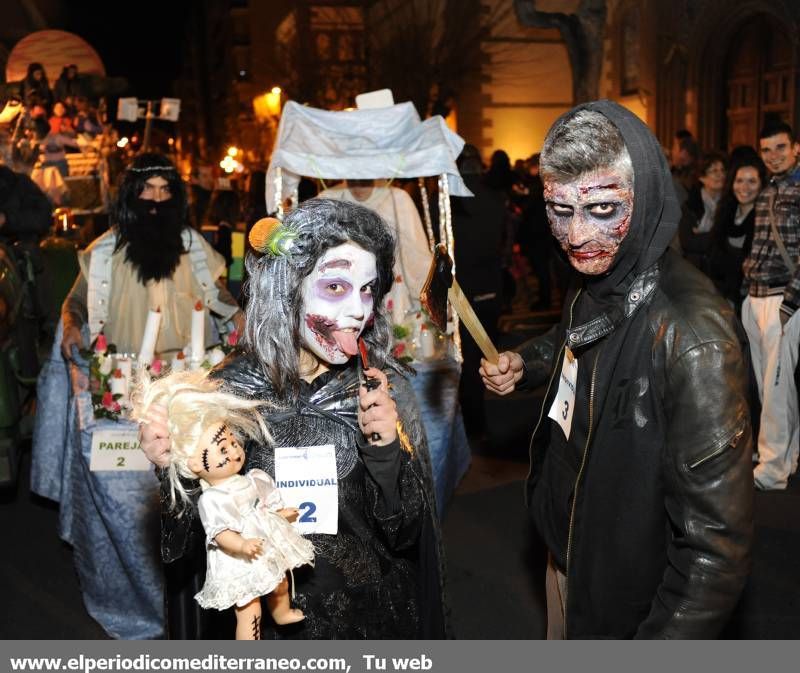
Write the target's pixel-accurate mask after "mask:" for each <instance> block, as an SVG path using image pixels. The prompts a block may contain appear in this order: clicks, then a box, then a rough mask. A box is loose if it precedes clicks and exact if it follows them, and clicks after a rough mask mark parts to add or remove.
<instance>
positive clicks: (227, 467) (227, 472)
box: [188, 423, 244, 484]
mask: <svg viewBox="0 0 800 673" xmlns="http://www.w3.org/2000/svg"><path fill="white" fill-rule="evenodd" d="M188 465H189V469H190V470H191V471H192V472H194V473H195V474H196V475H198V476H199V477H201V478H202V479H205V480H206V481H207V482H209V483H212V484H213V483H216V482H219V481H224V480H225V479H227V478H228V477H230V476H233V475H234V474H237V473H238V472H239V471H240V470H241V469H242V465H244V449H243V448H242V445H241V444H239V441H238V440H237V439H236V436H235V435H234V434H233V433H232V432H231V431H230V430H229V429H228V426H227V425H225V424H224V423H214V424H213V425H211V426H209V427H208V428H207V429H206V431H205V432H204V433H203V434H202V436H201V437H200V441H199V442H198V447H197V451H196V452H195V454H194V455H193V456H192V457H191V458H190V459H189V462H188Z"/></svg>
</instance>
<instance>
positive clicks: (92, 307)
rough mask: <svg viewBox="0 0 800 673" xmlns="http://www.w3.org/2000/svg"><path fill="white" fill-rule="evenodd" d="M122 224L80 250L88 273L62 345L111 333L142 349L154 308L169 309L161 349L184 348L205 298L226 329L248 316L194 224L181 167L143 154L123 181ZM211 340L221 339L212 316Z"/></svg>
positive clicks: (125, 348) (66, 311) (120, 343)
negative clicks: (190, 221)
mask: <svg viewBox="0 0 800 673" xmlns="http://www.w3.org/2000/svg"><path fill="white" fill-rule="evenodd" d="M113 218H114V222H115V224H114V226H113V227H112V228H111V229H110V230H109V231H108V232H106V233H105V234H103V235H102V236H100V237H99V238H97V239H95V240H94V241H93V242H92V244H91V245H90V246H89V247H88V248H87V249H86V251H85V252H83V253H81V254H80V255H79V260H78V261H79V262H80V267H81V270H80V273H79V275H78V278H77V280H76V281H75V284H74V285H73V287H72V289H71V290H70V292H69V294H68V295H67V298H66V300H65V301H64V305H63V307H62V310H61V316H62V320H63V324H64V331H63V337H62V341H61V349H62V352H63V354H64V356H65V357H67V358H69V357H71V355H72V348H73V347H74V346H77V347H81V346H82V345H85V344H86V336H87V335H86V334H85V333H84V331H86V328H88V337H89V339H90V340H93V339H94V338H95V337H96V336H97V335H98V334H99V333H100V332H103V333H104V334H105V336H106V338H107V340H108V341H109V342H110V343H113V344H115V345H116V346H117V351H118V352H120V353H136V352H138V351H139V347H140V345H141V342H142V336H143V335H144V328H145V324H146V321H147V315H148V311H149V310H151V309H152V310H157V309H159V310H160V311H161V316H162V318H161V326H160V330H159V334H158V342H157V343H156V351H157V352H161V353H163V352H168V351H177V350H180V349H182V348H183V347H184V346H186V344H188V343H189V341H190V339H191V318H192V309H193V308H194V306H195V304H196V303H197V301H198V300H200V301H202V303H203V304H204V305H205V306H206V307H207V308H208V309H209V310H210V312H211V313H212V314H213V315H214V316H215V317H216V319H217V321H218V323H217V324H218V327H219V328H220V329H225V328H224V323H225V321H227V320H232V321H233V323H234V325H238V326H239V327H240V328H241V327H243V325H244V314H243V313H242V312H241V310H240V309H239V307H238V305H237V303H236V300H235V299H234V298H233V297H232V296H231V294H230V292H228V290H227V288H226V286H225V282H224V278H222V272H223V270H224V269H225V260H224V259H223V258H222V256H221V255H219V254H218V253H217V252H215V251H214V250H213V248H211V246H210V245H208V243H206V241H205V239H204V238H203V237H202V236H200V235H198V234H197V232H195V231H193V230H192V229H191V228H190V227H189V226H188V220H187V202H186V191H185V188H184V185H183V182H182V180H181V178H180V175H178V171H177V170H176V169H175V166H173V165H172V162H170V160H169V159H167V158H166V157H164V156H162V155H159V154H140V155H139V156H138V157H137V158H136V159H135V160H134V162H133V164H132V165H131V166H130V168H128V170H127V172H126V173H125V175H124V176H123V179H122V183H121V185H120V190H119V197H118V199H117V202H116V205H115V208H114V212H113ZM206 320H207V323H208V324H207V325H206V330H205V334H206V335H207V342H208V343H207V344H206V345H210V344H211V343H213V339H214V332H213V330H212V329H211V322H210V321H211V317H210V316H208V317H207V319H206Z"/></svg>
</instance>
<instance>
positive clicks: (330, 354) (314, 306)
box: [301, 243, 378, 365]
mask: <svg viewBox="0 0 800 673" xmlns="http://www.w3.org/2000/svg"><path fill="white" fill-rule="evenodd" d="M377 277H378V272H377V268H376V265H375V255H373V254H372V253H371V252H367V251H366V250H364V249H363V248H360V247H359V246H357V245H356V244H354V243H343V244H342V245H338V246H336V247H335V248H330V249H329V250H327V251H326V252H325V254H324V255H322V257H320V258H319V260H317V264H316V265H315V266H314V270H313V271H312V272H311V273H310V274H309V275H308V276H307V277H306V279H305V280H304V281H303V288H302V297H303V312H302V315H303V324H302V326H301V332H302V337H303V343H304V346H305V348H307V349H308V350H309V351H311V352H312V353H314V355H316V356H317V357H318V358H320V359H321V360H322V361H324V362H326V363H328V364H337V365H338V364H344V363H345V362H347V361H348V360H349V359H350V358H351V357H352V356H353V355H355V354H356V353H357V352H358V345H357V340H358V336H359V335H360V334H361V332H362V331H363V330H364V327H365V326H366V325H367V323H368V322H369V320H370V318H372V311H373V296H372V291H373V288H374V286H375V282H376V280H377Z"/></svg>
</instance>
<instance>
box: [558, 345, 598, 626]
mask: <svg viewBox="0 0 800 673" xmlns="http://www.w3.org/2000/svg"><path fill="white" fill-rule="evenodd" d="M600 350H601V349H598V350H597V354H596V355H595V356H594V365H593V366H592V381H591V383H590V384H589V430H588V432H587V433H586V444H585V445H584V447H583V457H582V458H581V466H580V468H579V469H578V476H577V477H576V479H575V488H574V490H573V492H572V510H571V511H570V514H569V534H568V535H567V567H566V568H565V570H566V573H565V579H564V595H563V596H562V598H561V601H562V604H561V613H562V614H563V615H564V640H566V639H567V638H568V636H567V600H568V599H569V561H570V556H571V555H572V533H573V524H574V522H575V505H576V503H577V502H578V486H579V485H580V483H581V477H582V476H583V470H584V468H585V467H586V457H587V456H588V455H589V443H590V442H591V441H592V427H593V420H594V384H595V378H596V376H597V361H598V360H599V359H600Z"/></svg>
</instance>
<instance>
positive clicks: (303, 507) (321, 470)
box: [275, 444, 339, 535]
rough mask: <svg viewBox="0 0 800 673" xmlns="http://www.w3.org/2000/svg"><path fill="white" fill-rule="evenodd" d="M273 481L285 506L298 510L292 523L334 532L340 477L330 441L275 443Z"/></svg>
mask: <svg viewBox="0 0 800 673" xmlns="http://www.w3.org/2000/svg"><path fill="white" fill-rule="evenodd" d="M275 483H276V484H277V486H278V488H279V489H280V492H281V496H282V497H283V502H284V503H285V504H286V506H287V507H297V508H298V509H299V510H300V516H299V517H298V518H297V521H296V523H295V525H296V526H297V528H298V530H299V531H300V532H301V533H303V534H304V535H306V534H308V533H325V534H327V535H336V533H337V531H338V529H339V481H338V477H337V476H336V450H335V448H334V446H333V444H325V445H323V446H304V447H299V448H295V447H288V446H287V447H277V448H276V449H275Z"/></svg>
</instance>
